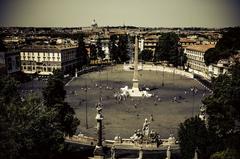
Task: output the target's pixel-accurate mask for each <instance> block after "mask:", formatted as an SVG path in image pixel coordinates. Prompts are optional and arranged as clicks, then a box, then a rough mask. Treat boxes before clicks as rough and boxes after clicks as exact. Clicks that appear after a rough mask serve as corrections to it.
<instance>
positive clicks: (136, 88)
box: [132, 35, 139, 91]
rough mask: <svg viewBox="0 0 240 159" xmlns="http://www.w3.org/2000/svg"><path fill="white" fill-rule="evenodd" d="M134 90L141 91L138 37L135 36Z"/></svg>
mask: <svg viewBox="0 0 240 159" xmlns="http://www.w3.org/2000/svg"><path fill="white" fill-rule="evenodd" d="M132 81H133V86H132V90H136V91H139V87H138V37H137V35H136V36H135V51H134V73H133V80H132Z"/></svg>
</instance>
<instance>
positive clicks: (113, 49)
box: [109, 35, 118, 62]
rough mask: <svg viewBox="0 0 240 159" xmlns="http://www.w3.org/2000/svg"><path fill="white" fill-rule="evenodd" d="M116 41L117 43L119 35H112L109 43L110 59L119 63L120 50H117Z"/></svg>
mask: <svg viewBox="0 0 240 159" xmlns="http://www.w3.org/2000/svg"><path fill="white" fill-rule="evenodd" d="M116 41H117V35H111V36H110V41H109V52H110V58H111V60H112V61H113V62H114V61H117V51H118V48H117V44H116V43H117V42H116Z"/></svg>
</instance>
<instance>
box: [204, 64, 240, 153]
mask: <svg viewBox="0 0 240 159" xmlns="http://www.w3.org/2000/svg"><path fill="white" fill-rule="evenodd" d="M229 73H230V75H228V74H224V75H220V76H219V77H217V78H216V79H213V81H212V83H213V93H212V94H211V95H210V96H208V97H207V98H205V99H204V100H203V103H204V104H205V105H206V106H207V114H208V127H209V128H208V129H209V132H210V133H211V134H212V136H213V139H214V141H213V142H212V143H214V145H215V147H214V146H213V147H214V148H215V149H213V150H214V151H215V152H221V151H225V150H227V149H230V150H233V151H234V150H239V149H240V144H239V142H235V141H238V140H239V139H240V130H239V124H238V123H240V108H239V103H240V64H239V62H236V64H235V65H233V66H232V67H231V69H230V72H229ZM216 145H218V146H216ZM238 155H240V154H238ZM238 157H239V156H238Z"/></svg>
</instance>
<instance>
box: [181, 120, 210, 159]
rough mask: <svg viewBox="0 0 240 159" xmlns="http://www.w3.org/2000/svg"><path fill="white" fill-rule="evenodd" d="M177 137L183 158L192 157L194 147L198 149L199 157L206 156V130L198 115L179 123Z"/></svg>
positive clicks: (188, 158) (189, 158) (190, 158)
mask: <svg viewBox="0 0 240 159" xmlns="http://www.w3.org/2000/svg"><path fill="white" fill-rule="evenodd" d="M178 137H179V141H180V149H181V154H182V157H183V158H184V159H192V158H193V156H194V152H195V150H196V149H198V152H199V154H200V158H203V159H204V158H206V157H207V153H206V152H207V146H208V131H207V128H206V126H205V123H204V121H202V120H201V119H200V118H199V117H192V118H189V119H187V120H185V121H184V123H181V124H180V126H179V129H178Z"/></svg>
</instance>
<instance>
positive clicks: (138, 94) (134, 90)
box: [120, 86, 152, 97]
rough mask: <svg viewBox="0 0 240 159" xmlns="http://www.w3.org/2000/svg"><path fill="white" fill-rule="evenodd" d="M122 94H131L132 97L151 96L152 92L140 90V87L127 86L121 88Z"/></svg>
mask: <svg viewBox="0 0 240 159" xmlns="http://www.w3.org/2000/svg"><path fill="white" fill-rule="evenodd" d="M120 90H121V95H125V96H130V97H151V96H152V94H150V93H148V92H147V91H140V90H139V89H138V88H134V87H133V88H132V89H129V88H128V86H125V87H123V88H121V89H120Z"/></svg>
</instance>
